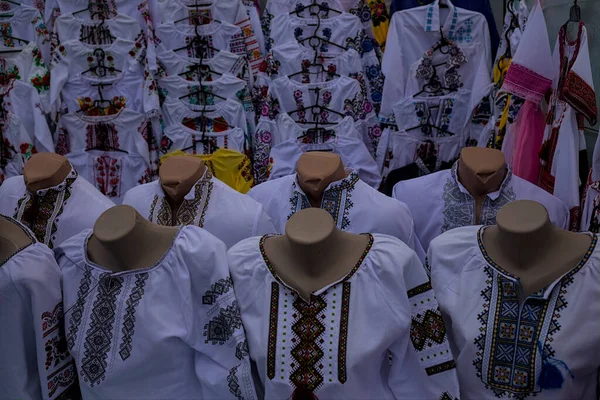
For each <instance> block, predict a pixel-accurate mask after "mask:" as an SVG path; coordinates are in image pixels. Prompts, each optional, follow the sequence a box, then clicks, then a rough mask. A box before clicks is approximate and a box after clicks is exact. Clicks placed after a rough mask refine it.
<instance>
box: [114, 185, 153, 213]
mask: <svg viewBox="0 0 600 400" xmlns="http://www.w3.org/2000/svg"><path fill="white" fill-rule="evenodd" d="M159 184H160V183H159V182H158V181H154V182H149V183H144V184H143V185H138V186H135V187H133V188H131V189H129V190H128V191H127V193H125V196H124V197H123V204H125V205H128V206H132V207H134V208H137V207H136V205H137V204H139V203H140V202H141V203H146V202H151V201H152V200H153V199H154V195H155V194H156V191H157V189H158V185H159ZM138 211H139V210H138Z"/></svg>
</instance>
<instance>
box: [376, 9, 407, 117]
mask: <svg viewBox="0 0 600 400" xmlns="http://www.w3.org/2000/svg"><path fill="white" fill-rule="evenodd" d="M401 33H402V19H401V18H392V22H391V24H390V29H389V31H388V40H387V42H386V50H385V55H384V57H383V62H382V64H381V71H382V72H383V75H384V76H385V85H384V86H383V99H382V101H381V111H380V114H379V116H380V119H382V120H387V119H389V118H390V117H392V113H393V111H392V107H393V105H394V102H396V101H397V100H398V99H401V98H402V97H404V86H405V85H406V75H407V74H408V71H406V70H404V68H402V65H403V63H402V37H401ZM392 118H393V117H392Z"/></svg>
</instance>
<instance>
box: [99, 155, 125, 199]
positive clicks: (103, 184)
mask: <svg viewBox="0 0 600 400" xmlns="http://www.w3.org/2000/svg"><path fill="white" fill-rule="evenodd" d="M122 172H123V162H122V161H121V160H119V159H116V158H112V157H110V156H106V155H104V156H100V157H97V158H96V160H95V162H94V180H95V182H96V188H97V189H98V190H99V191H100V192H101V193H102V194H103V195H105V196H107V197H120V196H121V174H122Z"/></svg>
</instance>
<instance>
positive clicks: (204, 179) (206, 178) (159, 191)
mask: <svg viewBox="0 0 600 400" xmlns="http://www.w3.org/2000/svg"><path fill="white" fill-rule="evenodd" d="M212 180H213V174H212V172H210V169H209V168H208V166H206V169H205V170H204V173H203V174H202V176H201V177H200V179H198V180H197V181H196V183H194V185H193V186H192V188H191V189H190V191H189V192H187V193H186V194H185V196H184V197H183V198H184V199H185V200H193V199H194V197H195V196H196V187H197V186H198V185H204V184H206V183H208V182H211V181H212ZM156 183H157V185H156V193H155V194H156V195H158V196H159V197H161V198H166V197H167V195H166V194H165V191H164V189H163V187H162V185H161V183H160V178H159V179H158V180H157V181H156Z"/></svg>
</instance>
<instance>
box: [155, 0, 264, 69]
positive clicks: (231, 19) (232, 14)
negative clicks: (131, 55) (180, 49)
mask: <svg viewBox="0 0 600 400" xmlns="http://www.w3.org/2000/svg"><path fill="white" fill-rule="evenodd" d="M196 4H200V3H196V2H194V1H193V0H160V1H159V5H160V13H161V17H162V21H163V22H175V21H179V20H181V19H183V21H180V22H178V23H177V26H179V25H186V24H187V25H191V26H192V28H194V25H195V22H197V21H202V20H201V19H200V18H202V17H204V18H210V19H212V20H219V21H221V22H227V23H229V24H232V25H235V26H237V27H239V28H240V30H241V32H242V38H243V41H244V47H245V53H244V54H245V56H246V58H247V60H248V61H249V62H250V66H251V68H252V70H253V71H254V72H255V73H256V72H258V69H259V67H260V65H261V63H262V62H263V54H264V50H265V49H264V39H263V43H262V44H261V42H260V41H259V39H258V37H257V35H256V32H260V25H253V23H252V20H251V18H250V15H249V13H248V12H247V10H246V7H245V6H244V4H243V3H242V2H241V1H240V0H212V1H207V2H204V3H202V4H201V5H200V6H196ZM254 12H255V13H256V10H255V11H254ZM255 19H256V20H258V15H257V16H256V18H255ZM255 22H258V21H255ZM217 23H218V22H217ZM260 36H261V37H262V32H260Z"/></svg>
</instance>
